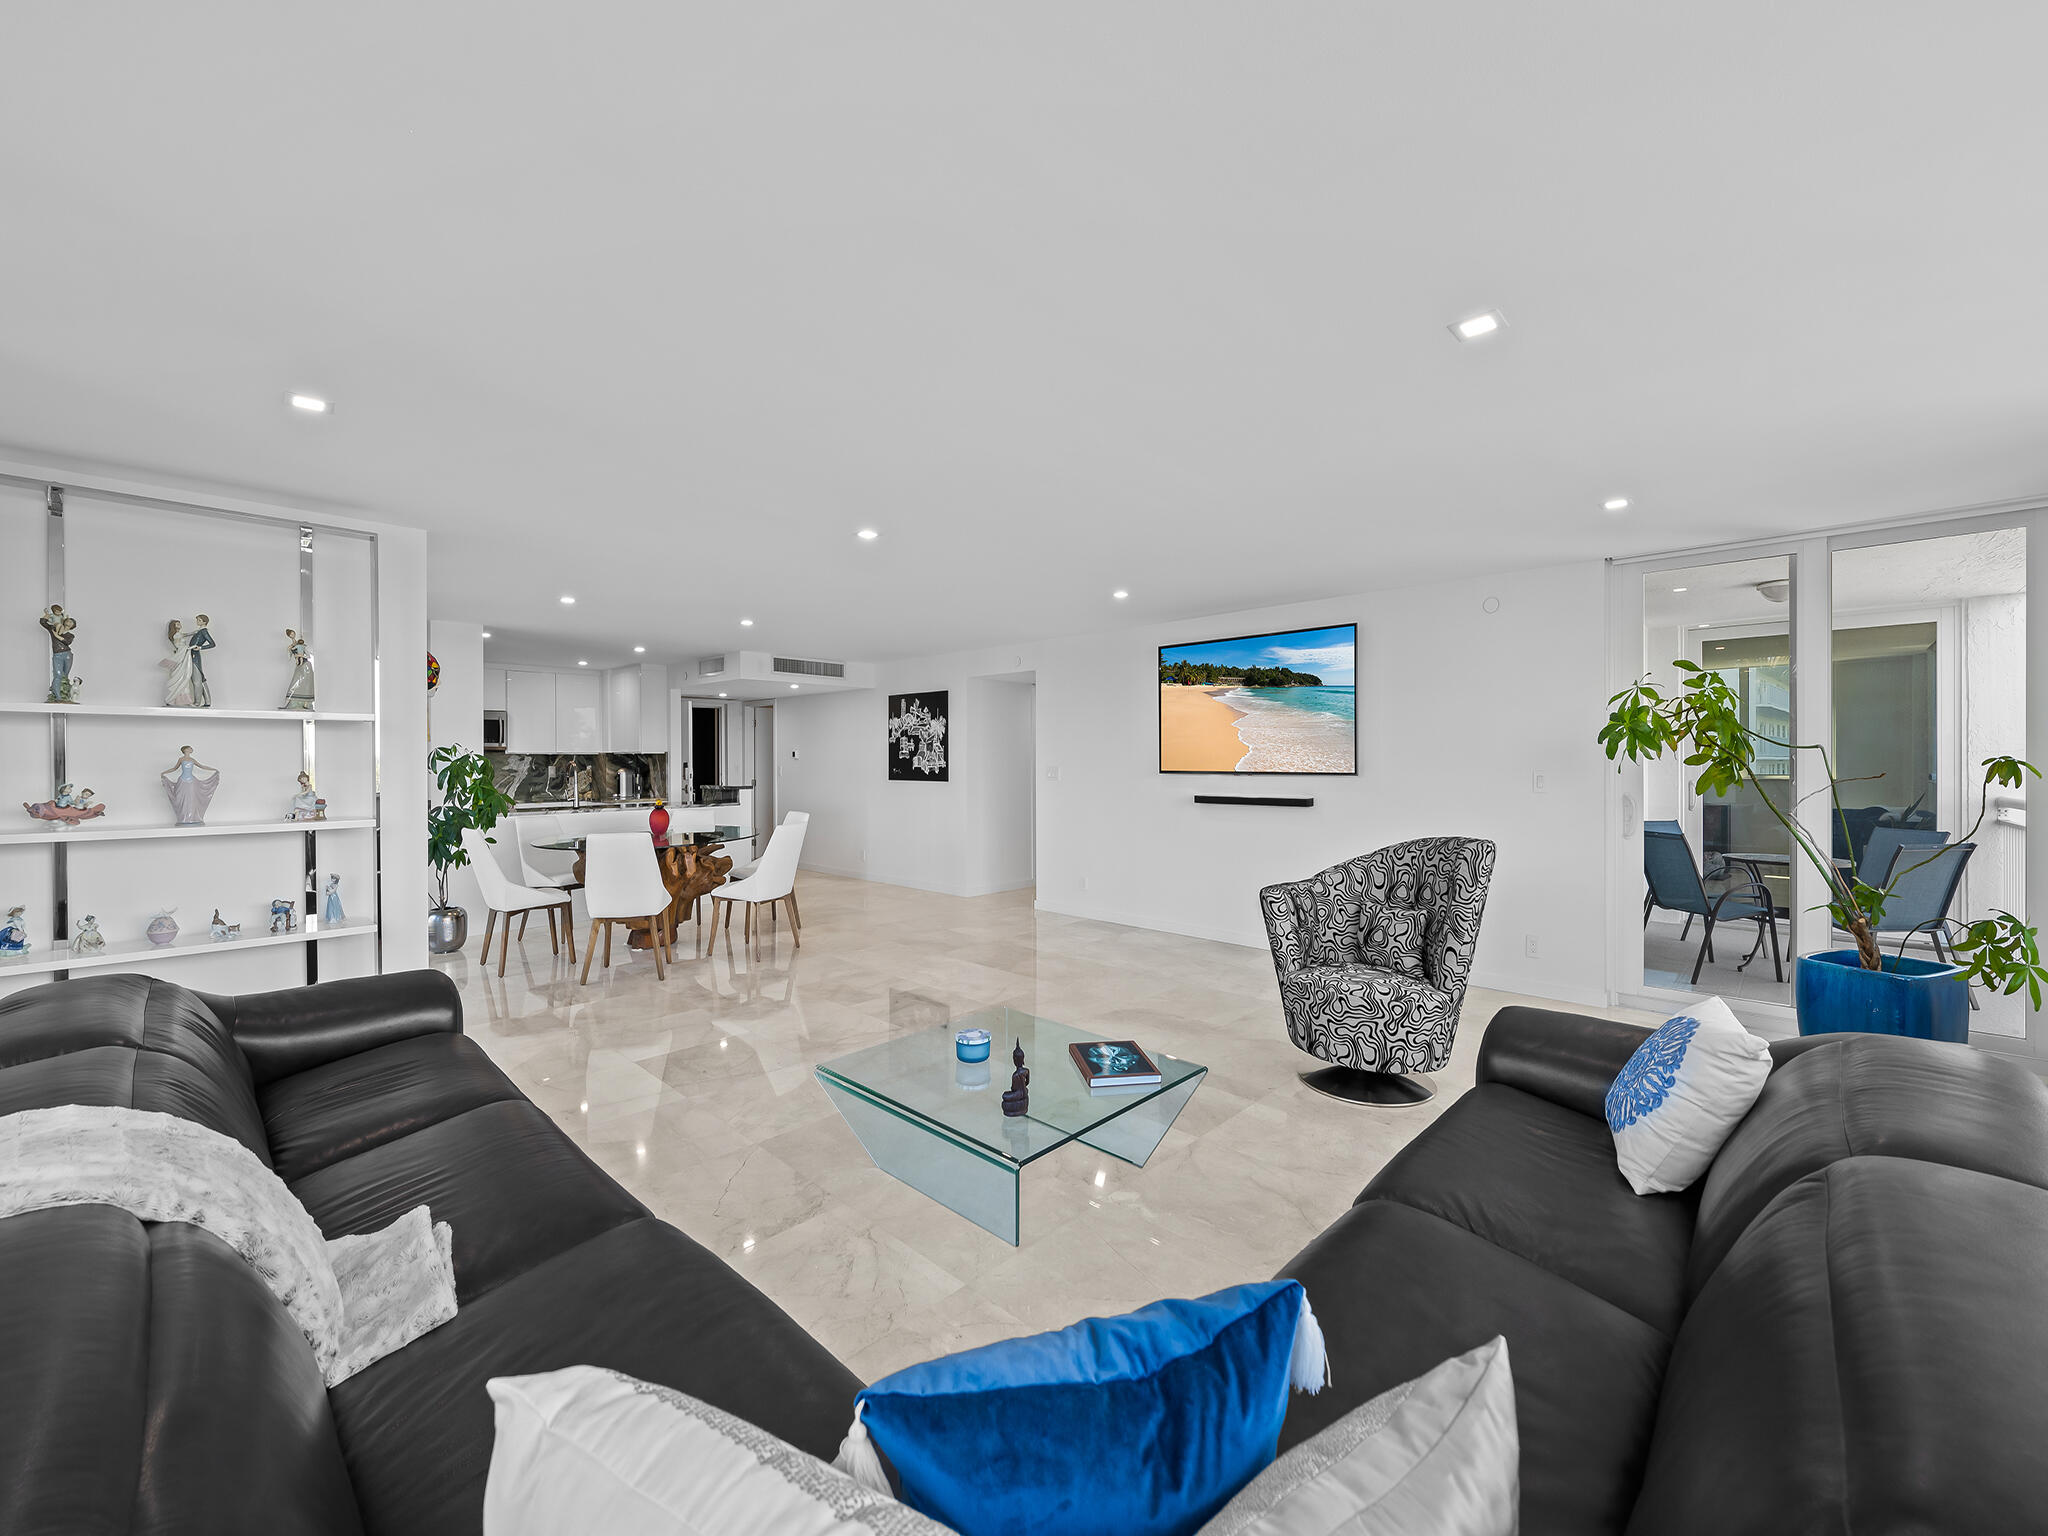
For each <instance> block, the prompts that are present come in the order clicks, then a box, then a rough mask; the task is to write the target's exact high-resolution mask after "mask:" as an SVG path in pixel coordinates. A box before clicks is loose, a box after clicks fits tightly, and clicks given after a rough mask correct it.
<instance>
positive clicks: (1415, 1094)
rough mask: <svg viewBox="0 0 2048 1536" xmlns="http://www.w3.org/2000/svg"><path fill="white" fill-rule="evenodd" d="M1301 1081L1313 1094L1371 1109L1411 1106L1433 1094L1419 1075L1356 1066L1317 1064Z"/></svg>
mask: <svg viewBox="0 0 2048 1536" xmlns="http://www.w3.org/2000/svg"><path fill="white" fill-rule="evenodd" d="M1301 1080H1302V1082H1303V1083H1305V1084H1307V1085H1308V1086H1309V1087H1311V1088H1313V1089H1315V1091H1316V1092H1317V1093H1321V1094H1326V1095H1328V1096H1329V1097H1330V1098H1333V1099H1342V1100H1344V1102H1345V1103H1347V1104H1365V1105H1369V1106H1371V1107H1372V1108H1374V1109H1412V1108H1414V1107H1415V1106H1416V1105H1417V1104H1427V1103H1428V1102H1429V1101H1430V1100H1431V1099H1433V1098H1435V1097H1436V1090H1435V1089H1434V1088H1432V1087H1430V1086H1429V1084H1427V1083H1425V1082H1423V1081H1422V1080H1421V1079H1420V1078H1415V1077H1408V1076H1405V1075H1404V1074H1402V1073H1399V1072H1367V1071H1365V1070H1364V1069H1363V1068H1360V1067H1318V1068H1317V1069H1316V1070H1315V1071H1313V1072H1304V1073H1302V1074H1301Z"/></svg>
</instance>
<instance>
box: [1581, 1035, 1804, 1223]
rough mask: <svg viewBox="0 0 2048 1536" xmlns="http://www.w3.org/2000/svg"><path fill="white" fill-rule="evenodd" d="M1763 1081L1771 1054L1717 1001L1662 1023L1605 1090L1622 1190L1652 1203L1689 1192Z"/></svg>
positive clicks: (1768, 1070) (1762, 1089)
mask: <svg viewBox="0 0 2048 1536" xmlns="http://www.w3.org/2000/svg"><path fill="white" fill-rule="evenodd" d="M1770 1075H1771V1048H1770V1047H1769V1046H1768V1045H1766V1044H1764V1042H1763V1041H1761V1040H1759V1039H1758V1038H1757V1037H1756V1036H1755V1035H1752V1034H1751V1033H1750V1032H1749V1031H1748V1030H1746V1029H1744V1028H1743V1027H1742V1023H1741V1021H1740V1020H1739V1019H1737V1018H1736V1017H1735V1015H1734V1014H1733V1013H1732V1012H1731V1011H1730V1010H1729V1007H1728V1005H1727V1004H1726V1003H1724V1002H1722V1001H1721V999H1720V998H1718V997H1703V998H1701V999H1700V1000H1699V1001H1698V1002H1697V1003H1695V1004H1693V1005H1692V1007H1691V1008H1689V1009H1687V1010H1686V1011H1685V1012H1684V1013H1681V1014H1678V1015H1676V1016H1675V1017H1673V1018H1670V1019H1667V1020H1666V1021H1665V1022H1664V1023H1663V1024H1662V1025H1661V1026H1659V1028H1658V1029H1657V1032H1656V1033H1655V1034H1653V1035H1651V1036H1650V1038H1649V1039H1647V1040H1645V1041H1644V1042H1643V1043H1642V1044H1641V1045H1639V1046H1637V1047H1636V1053H1635V1055H1633V1056H1631V1057H1629V1059H1628V1065H1627V1066H1625V1067H1623V1068H1622V1069H1621V1074H1620V1075H1619V1076H1618V1077H1616V1078H1615V1079H1614V1086H1613V1087H1612V1088H1610V1089H1608V1090H1607V1128H1608V1129H1609V1130H1611V1131H1612V1132H1614V1155H1615V1158H1616V1160H1617V1161H1618V1162H1619V1163H1620V1164H1621V1176H1622V1177H1623V1178H1625V1179H1627V1180H1628V1182H1629V1187H1630V1188H1631V1189H1633V1190H1634V1191H1635V1192H1636V1193H1637V1194H1639V1195H1658V1194H1672V1193H1675V1192H1676V1191H1678V1190H1681V1189H1685V1188H1687V1187H1688V1186H1690V1185H1691V1184H1692V1182H1693V1181H1694V1180H1695V1179H1697V1178H1698V1177H1699V1176H1700V1175H1701V1174H1703V1173H1705V1172H1706V1171H1707V1165H1708V1164H1710V1163H1712V1162H1713V1160H1714V1159H1715V1157H1717V1156H1718V1155H1719V1154H1720V1151H1721V1143H1723V1142H1724V1141H1726V1140H1727V1139H1728V1134H1729V1132H1731V1131H1733V1130H1734V1129H1735V1127H1736V1125H1737V1124H1738V1123H1739V1122H1740V1121H1741V1119H1742V1117H1743V1116H1744V1115H1746V1114H1748V1113H1749V1106H1750V1105H1752V1104H1754V1103H1755V1102H1756V1098H1757V1095H1758V1094H1760V1093H1762V1092H1763V1091H1764V1081H1765V1079H1767V1078H1768V1077H1769V1076H1770Z"/></svg>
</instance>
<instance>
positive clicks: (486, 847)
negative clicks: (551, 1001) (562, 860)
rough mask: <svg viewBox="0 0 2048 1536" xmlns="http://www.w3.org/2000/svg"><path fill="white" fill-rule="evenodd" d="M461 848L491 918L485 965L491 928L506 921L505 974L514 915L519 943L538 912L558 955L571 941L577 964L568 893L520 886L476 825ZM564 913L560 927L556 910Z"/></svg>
mask: <svg viewBox="0 0 2048 1536" xmlns="http://www.w3.org/2000/svg"><path fill="white" fill-rule="evenodd" d="M462 851H463V852H464V853H466V854H468V855H469V867H470V868H471V869H473V870H474V871H476V883H477V889H478V890H480V891H482V892H483V897H484V906H485V907H486V908H487V909H488V910H489V912H490V917H489V919H488V920H487V921H486V922H485V923H484V949H483V958H484V961H485V963H486V964H488V963H489V962H490V958H491V930H492V929H493V928H495V927H497V925H498V920H499V919H500V918H503V919H504V920H505V931H504V936H503V937H502V938H500V939H499V940H498V974H499V975H500V976H502V975H504V974H505V956H506V955H507V953H509V952H510V950H511V947H512V915H513V914H514V913H515V912H516V913H517V914H518V915H519V942H520V943H522V944H524V943H525V942H526V920H527V919H528V918H529V917H531V916H532V915H533V914H534V913H535V912H546V913H547V915H548V944H549V947H550V948H551V949H552V950H553V952H554V953H555V954H558V955H559V954H560V953H561V952H562V941H563V940H564V939H567V940H568V942H569V963H570V964H571V965H574V964H575V963H576V935H575V933H574V932H573V931H572V928H571V924H572V922H573V918H572V916H571V913H572V910H573V909H572V908H571V907H570V905H569V893H568V892H567V891H564V890H562V889H560V888H559V887H556V886H552V885H543V886H530V885H520V884H518V883H517V882H516V881H514V880H513V878H512V877H511V876H510V875H508V874H506V873H505V866H504V865H502V864H500V863H499V862H498V850H497V847H496V846H495V845H494V844H492V843H491V842H490V841H489V840H487V839H486V838H485V836H484V834H483V833H481V832H479V831H477V829H476V828H475V827H465V828H464V829H463V833H462ZM557 911H559V912H560V913H561V914H562V921H561V926H560V927H559V928H558V927H557V926H556V924H555V913H556V912H557Z"/></svg>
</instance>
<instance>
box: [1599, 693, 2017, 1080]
mask: <svg viewBox="0 0 2048 1536" xmlns="http://www.w3.org/2000/svg"><path fill="white" fill-rule="evenodd" d="M1672 666H1673V667H1674V668H1675V669H1676V670H1677V671H1678V673H1679V674H1680V683H1679V686H1678V687H1677V688H1676V689H1675V690H1669V689H1663V688H1659V687H1657V686H1655V685H1654V684H1652V683H1651V682H1650V681H1649V679H1648V678H1644V679H1641V680H1639V681H1637V682H1635V683H1632V684H1630V685H1629V686H1628V687H1627V688H1624V689H1622V690H1621V692H1619V693H1617V694H1615V695H1614V696H1613V697H1612V698H1610V699H1609V700H1608V701H1607V703H1608V710H1609V713H1608V717H1607V724H1606V725H1605V726H1603V727H1602V728H1601V731H1600V737H1599V740H1600V744H1601V745H1602V746H1603V747H1605V748H1606V749H1607V756H1608V759H1609V760H1610V761H1613V760H1615V759H1618V758H1621V757H1626V758H1628V760H1629V761H1630V762H1643V761H1647V760H1651V759H1655V758H1658V757H1662V756H1663V755H1664V754H1665V753H1666V752H1677V751H1682V752H1685V753H1686V754H1687V755H1686V757H1685V764H1686V766H1687V767H1688V768H1696V769H1698V770H1699V779H1698V781H1697V784H1696V786H1695V788H1696V791H1697V792H1698V793H1699V794H1701V795H1709V794H1722V795H1725V794H1727V793H1729V792H1730V791H1732V790H1734V789H1735V788H1736V787H1737V786H1739V785H1742V784H1747V785H1749V787H1750V788H1751V789H1753V790H1754V791H1755V792H1756V795H1757V798H1758V799H1759V800H1760V801H1762V802H1763V805H1764V807H1765V809H1767V810H1768V811H1769V812H1770V813H1771V815H1772V816H1774V817H1775V818H1777V820H1778V822H1779V824H1780V825H1782V826H1783V827H1784V828H1785V831H1786V834H1787V835H1788V836H1789V837H1790V838H1791V839H1792V842H1793V845H1794V846H1795V847H1797V848H1798V850H1799V851H1800V853H1801V854H1802V855H1804V856H1805V858H1806V861H1807V862H1808V863H1810V864H1811V865H1812V866H1813V867H1814V868H1815V869H1816V870H1818V871H1819V872H1820V875H1821V878H1822V879H1823V880H1825V881H1826V882H1827V886H1828V903H1827V910H1828V913H1829V915H1830V916H1831V917H1832V918H1833V919H1834V922H1835V926H1836V927H1838V928H1841V929H1842V930H1844V931H1845V932H1847V933H1848V935H1849V936H1850V938H1851V939H1853V940H1854V941H1855V945H1856V947H1855V948H1854V949H1851V950H1837V951H1834V952H1831V953H1827V954H1818V955H1807V956H1804V957H1802V958H1801V959H1800V960H1799V961H1798V962H1797V971H1796V986H1795V989H1794V992H1795V1002H1796V1004H1797V1007H1798V1010H1799V1032H1800V1033H1801V1034H1805V1035H1811V1034H1824V1033H1829V1032H1832V1031H1835V1030H1876V1031H1879V1032H1882V1033H1888V1034H1914V1035H1922V1036H1925V1037H1927V1038H1932V1039H1968V1038H1969V1029H1968V1023H1967V1020H1968V1004H1969V988H1970V984H1971V983H1972V982H1977V983H1981V984H1982V985H1983V986H1985V987H1986V988H1987V989H1989V990H1991V991H1993V992H2004V993H2007V994H2011V993H2015V992H2018V991H2019V990H2020V989H2021V988H2022V987H2024V988H2026V991H2027V995H2028V998H2029V1000H2030V1001H2031V1002H2032V1003H2033V1005H2034V1007H2036V1008H2039V1007H2040V1006H2041V986H2042V983H2043V982H2044V981H2048V968H2044V967H2043V966H2042V964H2041V951H2040V947H2039V943H2038V938H2037V935H2036V931H2035V930H2034V929H2033V928H2030V927H2028V926H2027V925H2026V923H2025V922H2023V921H2022V920H2021V919H2020V918H2017V917H2015V916H2014V915H2013V914H2012V913H2010V912H2005V911H1995V912H1993V913H1992V914H1991V915H1990V916H1989V917H1985V918H1980V919H1979V920H1978V921H1976V922H1974V923H1971V924H1969V925H1968V926H1967V927H1966V928H1965V930H1964V934H1963V937H1962V938H1961V939H1960V940H1958V941H1957V942H1956V943H1955V945H1954V946H1953V947H1954V949H1955V951H1956V953H1957V955H1958V956H1961V957H1965V958H1964V962H1963V963H1962V964H1960V965H1944V964H1940V963H1937V962H1935V961H1930V960H1916V959H1908V958H1907V956H1906V953H1905V948H1906V944H1905V938H1901V939H1900V941H1899V952H1898V953H1897V954H1895V955H1887V954H1885V953H1884V952H1883V951H1882V950H1881V949H1880V948H1879V945H1878V939H1877V925H1878V923H1880V922H1881V921H1882V920H1883V918H1884V910H1885V903H1886V902H1888V901H1889V900H1890V899H1891V897H1892V893H1893V892H1894V891H1896V890H1897V889H1898V885H1899V881H1900V880H1902V879H1903V878H1905V876H1906V875H1907V874H1909V873H1911V872H1912V871H1913V870H1915V869H1917V868H1919V867H1920V865H1922V864H1924V863H1927V862H1929V861H1930V860H1932V859H1935V858H1939V857H1940V856H1941V854H1942V852H1943V850H1942V849H1940V848H1934V849H1931V850H1928V851H1927V852H1926V854H1925V856H1924V857H1919V858H1915V857H1913V855H1914V854H1915V853H1917V852H1919V850H1908V853H1907V855H1906V857H1903V858H1901V859H1899V860H1898V861H1897V864H1898V866H1899V867H1898V868H1897V869H1896V870H1895V871H1894V872H1893V874H1892V875H1891V877H1890V879H1889V880H1888V881H1887V882H1886V883H1885V884H1884V885H1883V886H1872V885H1867V884H1865V883H1864V882H1863V881H1862V880H1861V879H1859V878H1857V875H1856V873H1855V871H1853V870H1845V869H1841V868H1838V867H1837V866H1836V864H1835V862H1834V860H1833V859H1832V858H1831V857H1830V856H1829V850H1828V849H1827V848H1824V847H1822V846H1821V844H1820V843H1819V842H1818V841H1817V840H1816V839H1815V837H1814V836H1813V834H1812V833H1811V832H1809V831H1808V830H1807V829H1806V828H1805V827H1804V826H1802V825H1801V824H1800V822H1799V819H1798V818H1797V817H1796V816H1794V815H1792V814H1791V810H1790V808H1788V807H1785V806H1780V805H1779V804H1778V803H1777V802H1776V801H1774V800H1773V799H1772V798H1771V796H1770V792H1769V791H1768V790H1766V789H1765V788H1764V786H1763V784H1762V783H1761V782H1760V781H1759V780H1758V778H1757V775H1756V768H1755V761H1756V743H1757V742H1759V741H1762V740H1763V739H1764V738H1763V737H1762V736H1760V735H1759V734H1758V733H1757V732H1756V731H1754V730H1752V729H1750V727H1749V726H1747V725H1745V724H1744V723H1743V719H1742V710H1741V704H1740V701H1739V700H1738V699H1737V698H1736V696H1735V693H1734V690H1733V689H1731V688H1730V687H1729V686H1728V683H1727V681H1726V680H1725V679H1724V678H1723V677H1722V676H1721V675H1720V674H1719V673H1717V672H1714V671H1712V670H1710V669H1708V668H1705V667H1702V666H1699V665H1698V664H1697V663H1694V662H1690V661H1677V662H1673V663H1672ZM1792 750H1793V751H1795V752H1818V753H1819V754H1820V759H1821V764H1822V766H1823V768H1824V769H1825V770H1826V772H1827V777H1828V796H1829V800H1830V803H1831V804H1832V806H1833V808H1834V809H1833V815H1834V816H1835V818H1836V819H1837V820H1839V821H1840V822H1841V825H1842V828H1843V835H1844V836H1845V837H1846V836H1847V835H1848V819H1847V818H1846V817H1845V816H1844V815H1843V813H1842V796H1841V785H1842V784H1843V783H1844V782H1845V781H1844V780H1841V779H1839V778H1837V777H1836V775H1835V766H1834V762H1833V760H1832V759H1831V758H1830V757H1829V755H1828V751H1827V749H1826V748H1825V747H1823V746H1820V745H1818V744H1815V743H1793V744H1792ZM1983 768H1984V788H1983V793H1982V796H1981V797H1980V799H1979V802H1978V807H1977V819H1976V820H1975V821H1974V822H1972V823H1971V824H1970V830H1969V831H1968V832H1966V833H1964V834H1963V836H1962V837H1961V838H1960V839H1958V841H1960V842H1968V841H1969V840H1970V839H1971V838H1973V837H1974V836H1975V835H1976V832H1977V829H1978V827H1980V826H1982V825H1983V824H1984V816H1985V813H1986V811H1987V809H1988V808H1989V805H1990V797H1991V786H1992V785H1994V784H2003V785H2005V786H2007V787H2009V788H2015V789H2016V788H2019V787H2020V786H2021V785H2022V784H2024V782H2025V779H2026V775H2028V774H2032V775H2033V776H2034V777H2035V778H2039V777H2040V776H2041V771H2040V769H2038V768H2036V767H2035V766H2034V765H2033V764H2032V763H2028V762H2023V761H2021V760H2020V759H2019V758H2016V757H1987V758H1986V759H1984V763H1983ZM1846 782H1852V783H1853V782H1856V781H1855V780H1849V781H1846ZM1831 841H1832V839H1831Z"/></svg>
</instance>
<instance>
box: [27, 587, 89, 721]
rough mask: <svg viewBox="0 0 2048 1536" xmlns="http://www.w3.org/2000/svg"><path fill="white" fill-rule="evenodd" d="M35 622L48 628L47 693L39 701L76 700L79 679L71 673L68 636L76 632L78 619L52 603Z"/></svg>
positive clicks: (69, 640) (50, 702)
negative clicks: (48, 691)
mask: <svg viewBox="0 0 2048 1536" xmlns="http://www.w3.org/2000/svg"><path fill="white" fill-rule="evenodd" d="M36 622H37V623H39V624H41V625H42V626H43V628H44V629H46V630H48V631H49V632H50V694H49V697H48V698H46V699H45V700H44V701H43V702H44V703H46V704H76V703H77V702H78V685H79V682H80V679H78V678H76V677H73V676H72V675H71V637H72V636H73V635H75V634H77V633H78V620H76V619H74V618H72V617H71V615H70V614H68V613H66V612H65V611H64V610H63V609H62V608H61V607H59V606H58V605H57V604H55V603H52V604H50V606H49V607H47V608H45V609H44V610H43V616H42V618H40V619H38V620H37V621H36Z"/></svg>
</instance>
